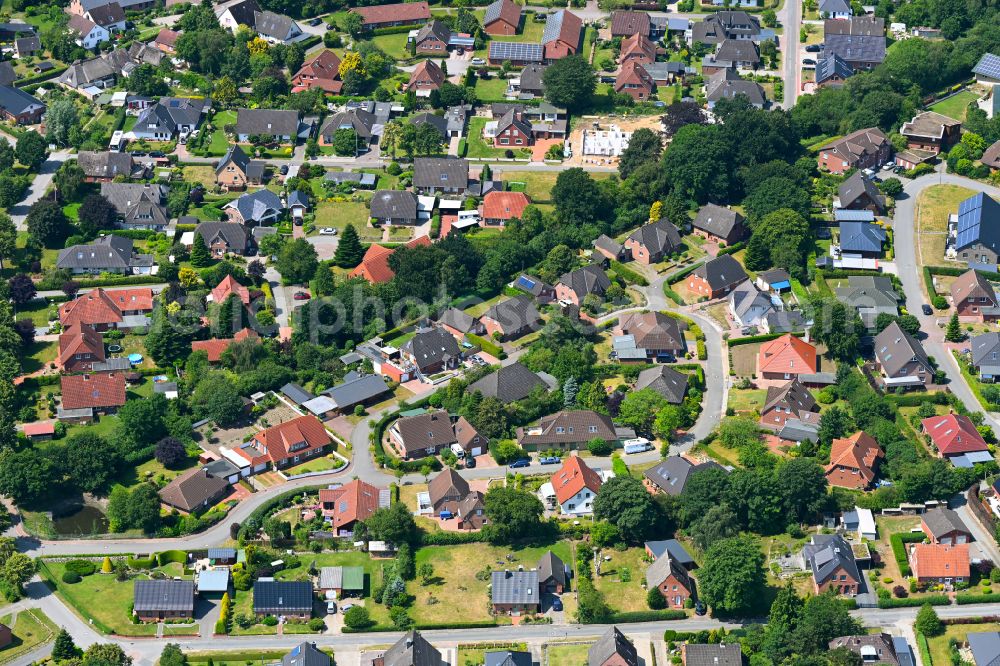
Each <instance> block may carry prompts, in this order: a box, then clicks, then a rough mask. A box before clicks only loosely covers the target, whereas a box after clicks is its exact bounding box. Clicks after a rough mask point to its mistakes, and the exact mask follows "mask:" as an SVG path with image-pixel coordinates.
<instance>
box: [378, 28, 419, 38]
mask: <svg viewBox="0 0 1000 666" xmlns="http://www.w3.org/2000/svg"><path fill="white" fill-rule="evenodd" d="M410 30H413V26H412V25H392V26H389V27H388V28H375V29H374V30H372V31H371V33H372V35H373V36H375V37H380V36H382V35H399V34H402V33H404V32H409V31H410Z"/></svg>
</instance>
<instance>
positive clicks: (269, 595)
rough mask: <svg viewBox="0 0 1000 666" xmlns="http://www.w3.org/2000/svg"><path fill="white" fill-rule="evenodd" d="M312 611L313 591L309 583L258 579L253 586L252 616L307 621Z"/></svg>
mask: <svg viewBox="0 0 1000 666" xmlns="http://www.w3.org/2000/svg"><path fill="white" fill-rule="evenodd" d="M312 611H313V589H312V583H311V582H309V581H287V580H274V579H273V578H258V579H257V580H256V581H254V584H253V614H254V615H256V616H258V617H261V616H264V615H275V616H283V617H292V618H299V619H303V620H308V619H309V618H310V617H312Z"/></svg>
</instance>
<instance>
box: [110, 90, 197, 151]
mask: <svg viewBox="0 0 1000 666" xmlns="http://www.w3.org/2000/svg"><path fill="white" fill-rule="evenodd" d="M210 106H211V101H210V100H201V99H198V100H195V99H189V98H184V97H163V98H161V99H160V101H159V102H157V103H156V104H153V105H152V106H150V107H147V108H146V109H144V110H143V111H142V113H140V114H139V117H138V118H137V119H136V121H135V125H134V126H133V127H132V129H130V130H129V131H128V132H126V136H127V137H128V138H130V139H145V140H147V141H170V140H172V139H175V138H178V137H180V138H181V139H183V138H185V137H187V136H188V135H189V134H190V133H191V132H193V131H194V130H195V129H197V128H198V125H199V124H200V123H201V117H202V115H203V114H204V113H205V111H206V110H207V109H208V107H210Z"/></svg>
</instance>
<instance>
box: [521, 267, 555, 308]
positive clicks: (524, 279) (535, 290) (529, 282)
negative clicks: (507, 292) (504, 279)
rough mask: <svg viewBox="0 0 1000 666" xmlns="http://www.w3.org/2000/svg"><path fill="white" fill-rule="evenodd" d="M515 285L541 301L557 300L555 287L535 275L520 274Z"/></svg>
mask: <svg viewBox="0 0 1000 666" xmlns="http://www.w3.org/2000/svg"><path fill="white" fill-rule="evenodd" d="M513 286H514V288H515V289H518V290H520V291H523V292H524V293H526V294H529V295H530V296H532V297H533V298H534V299H535V300H536V301H538V302H539V303H548V302H550V301H553V300H555V297H556V290H555V287H553V286H552V285H550V284H546V283H545V282H542V281H541V280H540V279H539V278H537V277H535V276H533V275H527V274H526V273H522V274H520V275H518V276H517V279H516V280H514V282H513Z"/></svg>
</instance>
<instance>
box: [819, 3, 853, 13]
mask: <svg viewBox="0 0 1000 666" xmlns="http://www.w3.org/2000/svg"><path fill="white" fill-rule="evenodd" d="M850 11H851V4H850V3H849V2H848V1H847V0H820V3H819V13H820V14H844V13H849V12H850Z"/></svg>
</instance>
